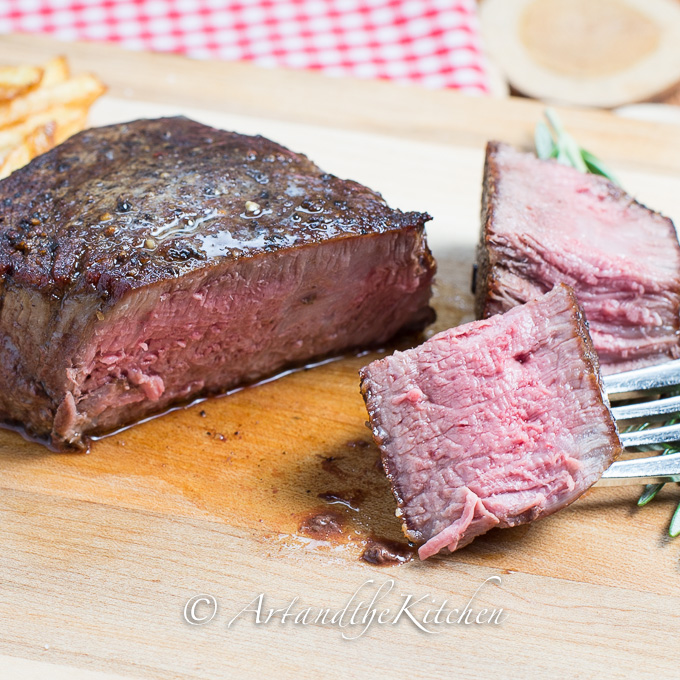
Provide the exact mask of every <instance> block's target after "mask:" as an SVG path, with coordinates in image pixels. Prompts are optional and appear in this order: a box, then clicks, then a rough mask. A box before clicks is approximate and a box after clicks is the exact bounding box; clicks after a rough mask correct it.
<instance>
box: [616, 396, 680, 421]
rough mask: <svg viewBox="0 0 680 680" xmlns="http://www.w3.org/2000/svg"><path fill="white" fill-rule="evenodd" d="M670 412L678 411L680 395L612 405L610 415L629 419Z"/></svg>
mask: <svg viewBox="0 0 680 680" xmlns="http://www.w3.org/2000/svg"><path fill="white" fill-rule="evenodd" d="M671 413H680V396H676V397H667V398H666V399H652V400H651V401H645V402H640V403H639V404H627V405H626V406H613V407H612V415H613V416H614V419H615V420H630V419H632V418H642V417H644V416H662V415H668V414H671Z"/></svg>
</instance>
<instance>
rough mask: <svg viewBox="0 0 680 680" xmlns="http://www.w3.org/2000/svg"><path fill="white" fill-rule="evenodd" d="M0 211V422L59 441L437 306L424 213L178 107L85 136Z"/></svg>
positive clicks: (7, 190)
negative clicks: (170, 114) (176, 113)
mask: <svg viewBox="0 0 680 680" xmlns="http://www.w3.org/2000/svg"><path fill="white" fill-rule="evenodd" d="M0 210H1V212H0V220H1V221H0V296H1V304H2V308H1V310H0V365H1V366H2V370H1V371H0V420H2V421H4V422H5V423H7V424H14V425H20V426H22V427H23V428H24V429H25V431H26V432H27V433H28V434H29V435H31V436H34V437H38V438H42V439H44V440H47V441H48V443H49V444H51V445H52V446H54V447H57V448H70V447H82V446H84V445H85V444H86V435H88V434H91V435H97V434H101V433H105V432H108V431H111V430H113V429H116V428H119V427H121V426H123V425H126V424H129V423H132V422H135V421H137V420H139V419H141V418H144V417H146V416H148V415H150V414H153V413H158V412H162V411H163V410H165V409H167V408H168V407H170V406H172V405H174V404H176V403H178V402H184V401H186V400H188V399H190V398H193V397H197V396H200V395H207V394H212V393H219V392H223V391H224V390H227V389H229V388H232V387H235V386H237V385H241V384H244V383H252V382H254V381H257V380H258V379H260V378H263V377H265V376H269V375H271V374H273V373H275V372H277V371H280V370H281V369H283V368H285V367H288V366H293V365H299V364H303V363H305V362H308V361H309V360H311V359H314V358H317V357H323V356H328V355H333V354H338V353H341V352H344V351H346V350H349V349H351V348H359V347H365V346H370V345H376V344H379V343H383V342H385V341H387V340H389V339H390V338H391V337H392V336H394V335H396V334H398V333H402V332H405V331H412V330H419V329H421V328H422V327H423V326H424V325H426V324H427V323H428V322H430V321H431V320H432V318H433V311H432V310H431V309H430V307H429V304H428V302H429V299H430V294H431V281H432V277H433V273H434V262H433V260H432V256H431V254H430V251H429V249H428V247H427V244H426V241H425V234H424V230H423V226H424V223H425V222H426V221H427V220H428V219H429V216H428V215H426V214H422V213H415V212H410V213H402V212H400V211H398V210H392V209H391V208H389V207H388V206H387V205H386V203H385V201H384V200H383V199H382V198H381V196H380V195H379V194H376V193H375V192H373V191H371V190H370V189H367V188H366V187H363V186H361V185H360V184H357V183H355V182H351V181H345V180H341V179H338V178H337V177H334V176H332V175H329V174H326V173H324V172H322V171H321V170H320V169H319V168H318V167H317V166H316V165H314V164H313V163H312V162H310V161H309V160H308V159H307V158H306V157H305V156H302V155H300V154H296V153H292V152H291V151H289V150H287V149H285V148H283V147H281V146H279V145H278V144H275V143H274V142H271V141H269V140H267V139H264V138H262V137H248V136H244V135H239V134H235V133H232V132H225V131H222V130H216V129H214V128H210V127H207V126H205V125H201V124H199V123H196V122H193V121H190V120H188V119H186V118H169V119H159V120H140V121H136V122H132V123H128V124H122V125H113V126H110V127H105V128H100V129H93V130H88V131H85V132H83V133H80V134H78V135H76V136H75V137H72V138H71V139H70V140H68V141H67V142H65V143H64V144H62V145H61V146H59V147H57V148H55V149H53V150H52V151H50V152H48V153H47V154H45V155H43V156H41V157H39V158H37V159H35V160H34V161H33V162H31V163H30V164H29V165H28V166H26V167H24V168H23V169H21V170H19V171H17V172H15V173H14V174H13V175H11V176H10V177H9V178H7V179H5V180H4V181H2V182H0Z"/></svg>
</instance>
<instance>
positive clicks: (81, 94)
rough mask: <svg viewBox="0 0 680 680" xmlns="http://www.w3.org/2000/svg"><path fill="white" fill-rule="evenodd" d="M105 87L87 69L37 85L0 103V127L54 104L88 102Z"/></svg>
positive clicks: (21, 119) (19, 120) (49, 107)
mask: <svg viewBox="0 0 680 680" xmlns="http://www.w3.org/2000/svg"><path fill="white" fill-rule="evenodd" d="M105 91H106V88H105V87H104V85H103V84H102V83H101V82H100V81H99V80H98V79H97V78H95V77H94V76H93V75H91V74H89V73H85V74H83V75H80V76H75V77H74V78H70V79H69V80H66V81H64V82H62V83H58V84H56V85H49V86H46V87H38V88H36V89H35V90H32V91H30V92H28V93H27V94H25V95H21V96H19V97H16V98H15V99H12V100H11V101H8V102H3V103H0V127H5V126H7V125H12V124H13V123H18V122H21V121H23V120H25V119H26V118H28V117H29V116H31V115H34V114H36V113H40V112H42V111H45V110H47V109H51V108H55V107H57V106H72V105H75V104H85V105H87V106H90V105H91V104H92V103H93V102H94V100H95V99H97V97H100V96H101V95H102V94H104V92H105Z"/></svg>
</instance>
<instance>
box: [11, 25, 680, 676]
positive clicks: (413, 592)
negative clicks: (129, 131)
mask: <svg viewBox="0 0 680 680" xmlns="http://www.w3.org/2000/svg"><path fill="white" fill-rule="evenodd" d="M56 53H67V54H68V56H69V59H71V61H72V63H73V65H74V68H75V69H76V70H82V69H87V70H93V71H94V72H96V73H97V74H99V75H100V77H101V78H102V79H103V80H104V81H105V82H106V83H108V84H109V86H110V91H109V94H108V95H107V96H106V97H105V98H103V99H102V100H101V101H100V102H99V103H98V104H97V105H96V107H95V109H94V110H93V115H92V123H93V124H95V125H97V124H104V123H109V122H115V121H122V120H126V119H132V118H137V117H145V116H157V115H164V114H169V113H184V114H187V115H191V116H193V117H195V118H197V119H199V120H201V121H204V122H206V123H210V124H213V125H217V126H221V127H225V128H231V129H235V130H238V131H241V132H246V133H256V132H259V133H262V134H264V135H266V136H270V137H272V138H274V139H276V140H277V141H279V142H281V143H283V144H286V145H287V146H290V147H292V148H293V149H295V150H299V151H304V152H305V153H307V154H308V155H309V156H310V157H311V158H313V159H314V160H315V161H317V162H318V163H319V164H320V165H321V166H322V167H324V168H326V169H327V170H329V171H331V172H333V173H335V174H338V175H341V176H346V177H351V178H353V179H356V180H359V181H362V182H365V183H367V184H369V185H370V186H372V187H374V188H376V189H378V190H380V191H382V192H383V193H384V195H385V197H386V198H387V199H388V201H390V202H391V203H392V204H394V205H395V206H398V207H401V208H403V209H421V210H428V211H429V212H431V213H432V214H433V215H434V216H435V220H434V221H433V223H432V226H431V228H430V230H429V233H430V240H431V244H432V247H433V250H434V253H435V256H436V257H437V259H438V262H439V275H438V283H437V289H436V295H435V301H434V304H435V306H436V308H437V311H438V314H439V319H438V321H437V324H436V326H435V328H434V329H433V330H438V329H442V328H445V327H448V326H451V325H454V324H457V323H459V322H461V321H464V320H468V319H470V318H471V316H472V315H471V296H470V294H469V292H468V287H469V286H468V284H469V276H470V267H471V263H472V248H473V246H474V243H475V241H476V238H477V230H478V210H479V195H480V186H479V185H480V179H481V172H482V164H483V146H484V143H485V141H486V140H487V139H489V138H499V139H503V140H506V141H509V142H513V143H517V144H520V145H528V144H529V143H530V139H531V133H532V129H533V125H534V124H535V122H536V120H538V118H539V116H540V113H541V106H540V105H539V104H537V103H535V102H530V101H526V100H503V101H501V100H492V99H482V98H477V99H475V98H466V97H463V96H460V95H458V94H456V93H453V92H435V91H426V90H420V89H415V88H408V87H400V86H396V85H391V84H387V83H374V82H353V81H349V80H337V79H328V78H325V77H322V76H319V75H316V74H310V73H299V72H285V71H275V70H261V69H258V68H256V67H254V66H250V65H241V64H225V63H210V62H195V61H189V60H186V59H183V58H178V57H173V56H160V55H146V54H139V53H129V52H122V51H118V50H117V49H115V48H112V47H108V46H95V45H84V44H79V45H78V44H61V43H55V42H50V41H46V40H44V39H36V38H28V37H22V36H12V37H4V38H2V39H0V62H6V63H16V62H36V63H37V62H40V61H42V60H44V59H46V58H47V57H49V56H52V55H53V54H56ZM561 113H562V116H563V118H564V121H565V123H566V124H567V126H568V128H569V129H570V130H571V131H572V132H573V133H574V135H575V136H576V138H577V139H579V140H580V141H581V143H582V144H583V145H584V146H586V147H588V148H590V149H591V150H592V151H593V152H594V153H596V154H597V155H599V156H601V157H602V158H603V159H604V160H606V161H607V162H608V163H610V164H611V166H612V167H613V168H614V170H615V171H616V172H617V174H618V175H619V176H620V177H621V178H622V180H623V183H624V184H625V186H626V187H627V188H628V189H629V190H631V191H632V192H633V193H634V194H635V195H636V196H638V197H639V198H640V199H641V200H643V201H644V202H647V203H648V204H649V205H651V206H653V207H655V208H657V209H660V210H663V211H665V212H666V213H667V214H669V215H670V216H671V217H675V218H676V219H680V191H679V190H678V189H679V188H680V132H679V131H678V129H677V128H675V127H672V126H669V125H651V124H645V123H640V122H635V121H629V120H622V119H617V118H615V117H613V116H612V115H610V114H605V113H596V112H586V111H576V110H572V111H567V110H564V111H562V112H561ZM431 332H432V331H430V333H431ZM374 356H377V355H376V354H373V355H368V356H363V357H348V358H344V359H342V360H338V361H334V362H330V363H327V364H325V365H322V366H318V367H314V368H311V369H309V370H305V371H299V372H296V373H293V374H290V375H287V376H285V377H282V378H280V379H279V380H276V381H273V382H270V383H268V384H265V385H261V386H257V387H253V388H248V389H245V390H242V391H240V392H237V393H235V394H232V395H230V396H225V397H222V398H219V399H211V400H209V401H206V402H204V403H202V404H199V405H196V406H193V407H191V408H187V409H182V410H178V411H175V412H174V413H171V414H169V415H166V416H164V417H162V418H159V419H156V420H153V421H150V422H147V423H145V424H142V425H139V426H136V427H134V428H131V429H129V430H127V431H125V432H122V433H120V434H118V435H116V436H112V437H110V438H107V439H104V440H102V441H99V442H96V443H95V444H94V446H93V447H92V452H91V453H90V454H89V455H55V454H52V453H49V452H47V451H46V450H45V449H43V448H41V447H40V446H37V445H34V444H29V443H27V442H25V441H24V440H22V439H21V438H20V437H19V436H18V435H16V434H14V433H11V432H0V470H1V471H2V472H1V476H0V480H1V482H0V483H1V486H2V494H1V496H0V499H1V500H0V510H1V512H2V519H1V522H0V613H1V616H2V622H3V625H2V626H1V627H0V677H3V678H4V677H7V678H13V679H14V678H29V677H30V678H105V677H106V678H113V677H120V676H131V677H137V678H180V677H181V678H185V677H186V678H197V679H198V678H200V679H202V680H203V679H207V678H236V677H239V678H241V677H243V678H251V677H252V678H263V677H277V678H279V677H280V678H319V677H327V678H335V677H338V678H340V677H349V678H355V677H356V678H360V677H376V676H380V677H390V676H397V675H399V676H405V677H410V678H421V677H422V678H432V677H436V678H438V677H459V678H485V677H498V678H533V677H538V675H539V674H540V675H541V676H542V677H544V678H560V679H564V678H576V677H581V678H590V677H595V676H596V675H597V676H602V677H608V678H613V677H616V678H629V677H636V678H647V677H649V678H651V677H663V676H664V675H666V676H669V677H674V676H676V675H677V668H678V662H679V661H680V653H679V652H678V646H677V635H678V633H680V595H679V594H678V582H679V579H680V568H679V566H678V565H679V562H678V557H679V555H680V542H672V541H670V540H669V539H668V538H667V537H666V534H665V531H666V527H667V524H668V520H669V517H670V514H671V513H672V511H673V509H674V508H675V505H676V504H677V502H678V501H680V493H679V491H678V488H677V487H676V486H672V487H667V488H665V489H664V490H663V492H662V493H661V494H660V496H659V498H658V499H657V500H656V501H655V502H654V503H652V504H651V505H650V506H648V507H646V508H644V509H642V510H638V509H636V507H635V504H634V502H635V499H636V498H637V496H638V494H639V488H638V487H619V488H597V489H594V490H593V491H591V492H590V493H589V494H587V495H586V497H585V498H583V499H581V500H579V501H578V502H577V503H575V504H574V505H573V506H571V507H570V508H568V509H566V510H564V511H563V512H561V513H559V514H558V515H557V516H555V517H552V518H549V519H547V520H545V521H542V522H539V523H536V524H534V525H531V526H529V527H519V528H517V529H514V530H503V531H499V530H494V531H492V532H490V533H489V534H488V535H486V536H484V537H482V538H480V539H478V540H476V541H475V542H474V543H473V544H472V545H471V546H469V547H467V548H465V549H464V550H461V551H459V552H457V553H455V554H454V555H453V556H449V557H444V558H435V559H432V560H428V561H427V562H425V563H421V562H419V561H418V560H417V559H416V560H413V561H410V562H408V563H406V564H402V565H398V566H388V567H377V566H374V565H372V564H368V563H367V562H365V561H362V560H361V559H360V558H361V555H362V553H363V551H364V549H365V547H366V545H367V542H368V541H369V540H370V539H371V537H373V538H375V539H381V540H383V539H390V540H397V541H399V540H401V542H402V543H403V539H401V538H400V536H401V535H400V527H399V523H398V522H397V520H396V518H395V517H394V508H395V504H394V501H393V499H392V497H391V494H390V491H389V489H388V486H387V484H386V482H385V480H384V477H383V475H382V474H381V473H380V471H379V470H378V469H377V467H376V461H377V459H378V455H377V450H376V449H375V447H374V446H373V445H372V444H371V443H370V437H369V432H368V430H367V429H366V427H365V424H364V423H365V420H366V414H365V411H364V408H363V403H362V400H361V398H360V395H359V391H358V379H357V370H358V369H359V367H360V366H362V365H363V364H365V363H366V362H368V361H369V360H370V359H372V358H374ZM333 497H339V498H342V499H345V500H346V501H348V502H349V504H350V505H352V506H353V507H352V508H349V507H346V506H345V505H341V504H332V503H331V502H330V501H332V500H333ZM329 512H330V513H335V515H334V521H336V522H337V523H339V524H340V526H341V532H342V534H341V537H340V539H339V540H332V541H326V540H323V537H320V536H319V535H313V534H312V535H310V531H309V526H310V524H314V523H315V520H314V518H317V519H316V525H318V524H319V521H318V517H319V515H320V514H321V515H324V514H327V513H329ZM305 527H306V528H305ZM390 584H392V586H393V589H392V590H391V592H389V593H388V594H387V595H385V597H384V599H382V600H381V601H380V604H379V607H378V608H379V609H384V608H385V607H390V608H391V609H392V611H391V614H390V616H385V617H383V622H382V623H379V622H377V621H373V623H372V624H371V625H368V626H364V625H359V626H351V625H346V624H347V617H348V616H349V614H351V612H352V609H351V608H349V609H348V612H349V614H348V615H347V616H346V617H345V619H343V621H342V622H341V623H342V625H337V624H336V625H333V624H332V623H329V622H328V621H327V623H326V624H325V625H324V624H323V623H322V622H321V620H320V619H319V620H317V621H316V623H308V624H307V625H305V624H304V623H301V622H298V623H295V622H294V621H290V620H287V621H286V622H285V623H282V622H281V612H279V613H278V614H276V615H274V617H273V619H272V620H269V622H265V621H262V620H261V621H260V623H257V622H256V621H255V613H254V612H253V611H246V612H243V613H241V614H240V615H239V613H240V612H242V610H244V609H248V608H250V609H254V608H255V605H256V604H257V602H255V603H254V604H253V602H254V601H255V600H256V598H257V597H258V596H259V595H260V594H263V599H262V604H263V615H264V613H265V612H266V610H267V609H268V608H270V607H271V608H285V607H286V606H288V604H289V603H290V602H291V601H293V599H294V598H296V597H297V598H298V600H297V601H295V603H294V604H293V606H292V608H291V610H290V611H292V612H293V614H296V613H300V612H301V611H302V610H303V609H305V608H306V607H309V608H311V609H312V610H313V612H312V614H316V613H318V611H319V610H320V609H329V610H331V615H332V613H333V612H336V611H337V610H340V609H342V608H343V607H344V606H345V605H346V604H347V603H348V602H349V601H350V600H351V598H352V595H353V594H354V593H356V592H357V591H360V595H363V597H361V596H360V597H358V599H359V600H361V599H363V600H366V599H367V597H368V598H370V597H372V596H373V594H375V593H376V592H377V591H378V590H379V589H380V588H381V587H382V590H381V591H380V592H381V593H383V594H384V593H385V592H386V590H387V589H389V587H390ZM476 591H478V593H477V595H476V597H475V599H474V601H473V602H472V604H471V605H470V606H469V607H466V603H468V601H469V600H470V598H471V597H472V596H473V594H474V593H475V592H476ZM199 594H204V595H206V596H214V598H216V601H217V602H218V608H217V613H216V615H215V617H214V618H213V619H212V620H210V621H209V622H207V623H205V624H204V625H191V624H189V623H187V622H186V621H185V619H184V612H185V611H186V610H185V606H186V604H187V602H189V601H190V599H191V598H194V596H197V595H199ZM409 595H410V596H411V597H412V598H413V599H418V598H423V597H425V599H424V600H422V601H421V602H420V603H419V604H418V605H415V606H414V608H413V610H412V611H413V612H414V613H415V615H414V618H415V619H416V620H421V619H419V618H418V617H419V616H422V613H423V612H424V609H425V608H427V606H431V607H432V608H434V609H436V608H438V607H439V606H440V605H442V603H444V601H445V600H446V601H448V604H446V605H444V608H445V611H450V610H451V609H453V608H457V609H459V610H460V611H461V613H462V614H464V613H465V612H466V611H470V610H472V611H473V612H474V615H478V614H479V613H480V611H481V610H482V609H483V608H486V609H488V610H489V614H488V615H490V612H492V611H494V610H495V611H496V612H498V610H500V609H502V610H503V611H502V615H500V616H499V617H497V619H496V620H497V621H498V620H499V619H500V623H486V624H484V623H482V624H476V623H470V624H469V625H466V624H465V623H464V622H461V623H452V624H451V625H444V624H435V623H432V624H430V625H425V626H424V627H425V628H428V630H429V631H430V632H425V631H423V630H421V629H419V628H418V626H417V625H416V623H415V622H414V621H413V620H411V619H410V618H408V617H407V615H406V614H402V615H401V616H400V618H399V620H398V621H397V623H392V621H393V620H394V618H395V617H396V615H397V613H398V611H399V608H400V606H401V605H402V604H403V602H404V597H408V596H409ZM353 602H354V603H355V604H356V602H357V598H355V600H353ZM410 611H411V610H410ZM189 613H191V612H190V611H189ZM209 613H210V609H209V607H208V606H207V603H206V602H203V603H199V604H198V605H197V607H196V609H195V614H196V617H201V618H203V617H208V616H209ZM363 614H365V611H363V610H362V611H361V612H360V615H359V619H360V618H361V616H363ZM488 615H487V618H488ZM310 616H311V614H310ZM234 617H236V620H235V621H234V623H233V624H232V625H231V626H229V625H228V624H229V622H230V621H232V620H233V619H234ZM329 618H330V616H329ZM355 620H357V619H356V617H355ZM451 620H453V621H456V620H457V619H456V618H455V616H454V617H452V618H451ZM468 620H470V617H469V616H468ZM473 620H474V618H473ZM481 620H486V619H485V615H482V619H481ZM308 621H309V618H308ZM336 621H337V618H336ZM362 631H363V632H362ZM343 635H344V637H343ZM348 637H355V638H357V639H345V638H348Z"/></svg>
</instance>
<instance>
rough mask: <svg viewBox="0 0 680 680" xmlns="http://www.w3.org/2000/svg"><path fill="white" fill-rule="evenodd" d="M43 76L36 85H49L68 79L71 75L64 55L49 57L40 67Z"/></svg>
mask: <svg viewBox="0 0 680 680" xmlns="http://www.w3.org/2000/svg"><path fill="white" fill-rule="evenodd" d="M42 70H43V76H42V78H41V80H40V82H39V83H38V87H50V86H51V85H58V84H59V83H63V82H64V81H65V80H68V79H69V77H70V76H71V69H70V68H69V66H68V62H67V61H66V57H64V56H59V57H54V59H50V60H49V61H48V62H47V63H46V64H44V65H43V67H42Z"/></svg>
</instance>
